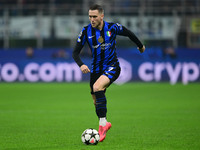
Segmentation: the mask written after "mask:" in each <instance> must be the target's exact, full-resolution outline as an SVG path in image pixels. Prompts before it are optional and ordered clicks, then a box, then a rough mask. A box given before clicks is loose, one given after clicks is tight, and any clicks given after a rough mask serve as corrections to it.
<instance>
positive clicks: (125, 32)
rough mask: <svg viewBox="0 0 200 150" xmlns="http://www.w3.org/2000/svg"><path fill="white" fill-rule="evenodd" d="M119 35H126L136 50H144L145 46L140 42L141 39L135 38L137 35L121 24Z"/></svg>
mask: <svg viewBox="0 0 200 150" xmlns="http://www.w3.org/2000/svg"><path fill="white" fill-rule="evenodd" d="M120 35H123V36H127V37H129V39H130V40H131V41H133V42H134V43H135V44H136V45H137V46H138V50H139V51H140V52H141V53H143V52H144V51H145V46H144V45H143V44H142V43H141V41H140V40H139V39H138V38H137V36H136V35H135V34H134V33H133V32H132V31H130V30H128V29H127V28H126V27H124V26H122V32H121V33H120Z"/></svg>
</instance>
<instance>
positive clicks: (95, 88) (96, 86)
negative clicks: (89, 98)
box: [93, 84, 103, 92]
mask: <svg viewBox="0 0 200 150" xmlns="http://www.w3.org/2000/svg"><path fill="white" fill-rule="evenodd" d="M102 90H103V89H102V88H101V87H100V86H98V85H96V84H94V85H93V91H94V92H98V91H102Z"/></svg>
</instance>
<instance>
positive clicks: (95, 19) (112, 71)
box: [73, 4, 145, 142]
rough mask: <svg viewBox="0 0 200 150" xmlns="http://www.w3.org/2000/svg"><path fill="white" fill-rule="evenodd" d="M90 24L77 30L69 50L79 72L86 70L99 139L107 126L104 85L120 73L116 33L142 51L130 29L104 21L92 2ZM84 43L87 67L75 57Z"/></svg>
mask: <svg viewBox="0 0 200 150" xmlns="http://www.w3.org/2000/svg"><path fill="white" fill-rule="evenodd" d="M89 20H90V24H89V25H88V26H85V27H84V28H83V29H82V31H81V32H80V34H79V37H78V39H77V43H76V46H75V48H74V51H73V58H74V60H75V62H76V63H77V64H78V66H79V67H80V69H81V71H82V72H83V73H89V72H90V88H91V94H92V98H93V100H94V105H95V107H96V114H97V116H98V118H99V135H100V142H102V141H103V140H104V139H105V137H106V132H107V131H108V130H109V129H110V128H111V123H110V122H108V121H107V118H106V113H107V105H106V104H107V100H106V96H105V92H106V88H108V87H109V86H110V85H111V84H112V83H113V82H114V81H115V80H116V79H117V78H118V77H119V74H120V64H119V61H118V59H117V55H116V45H115V44H116V41H115V39H116V36H117V35H121V36H127V37H129V38H130V40H132V41H133V42H134V43H135V44H136V45H137V47H138V50H139V51H140V52H141V53H143V52H144V51H145V46H144V45H143V44H142V43H141V42H140V40H139V39H138V38H137V37H136V36H135V34H134V33H133V32H131V31H130V30H128V29H127V28H126V27H124V26H122V25H121V24H118V23H110V22H106V21H104V10H103V8H102V6H100V5H97V4H95V5H92V6H91V7H90V8H89ZM86 42H87V43H88V45H89V47H90V49H91V52H92V58H93V61H92V67H91V70H90V69H89V68H88V66H87V65H85V64H84V63H83V62H82V60H81V59H80V57H79V54H80V51H81V49H82V48H83V46H84V44H85V43H86Z"/></svg>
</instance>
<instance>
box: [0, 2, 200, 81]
mask: <svg viewBox="0 0 200 150" xmlns="http://www.w3.org/2000/svg"><path fill="white" fill-rule="evenodd" d="M94 3H98V4H101V5H103V7H104V9H105V20H106V21H108V22H117V23H120V24H122V25H124V26H126V27H127V28H129V29H130V30H131V31H133V32H134V33H135V34H136V35H137V36H138V37H139V39H140V40H141V41H142V42H143V43H144V44H145V45H146V47H147V49H146V52H145V53H144V54H139V52H138V51H137V49H136V45H135V44H134V43H132V42H131V41H130V40H129V39H128V38H125V37H120V36H118V37H117V53H118V57H119V58H120V63H121V67H122V72H121V75H120V78H119V80H118V81H117V82H116V83H125V82H130V81H142V82H162V81H164V82H169V83H171V84H175V83H177V82H182V83H183V84H188V83H189V82H199V81H200V79H199V76H200V68H199V64H200V0H123V1H120V0H110V1H106V0H99V1H94V0H0V82H24V81H27V82H39V81H42V82H73V81H76V82H80V81H87V80H88V79H89V77H88V75H82V73H81V72H80V70H79V68H78V66H77V65H76V64H75V63H74V61H73V59H72V57H71V54H72V51H73V47H74V45H75V43H76V39H77V37H78V34H79V32H80V31H81V30H82V28H83V27H84V26H86V25H88V24H89V19H88V9H89V6H90V5H91V4H94ZM81 55H82V59H83V60H84V62H85V63H86V64H88V65H90V62H91V58H90V55H91V53H90V50H89V49H88V47H87V46H85V47H84V48H83V51H82V53H81ZM127 72H128V73H127Z"/></svg>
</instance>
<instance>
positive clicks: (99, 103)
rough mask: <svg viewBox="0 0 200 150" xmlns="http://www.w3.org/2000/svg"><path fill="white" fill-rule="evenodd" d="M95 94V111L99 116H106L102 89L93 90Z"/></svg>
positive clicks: (104, 97) (105, 102)
mask: <svg viewBox="0 0 200 150" xmlns="http://www.w3.org/2000/svg"><path fill="white" fill-rule="evenodd" d="M94 94H95V96H96V113H97V116H98V117H99V118H102V117H106V112H107V107H106V104H107V101H106V96H105V93H104V91H98V92H94Z"/></svg>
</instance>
